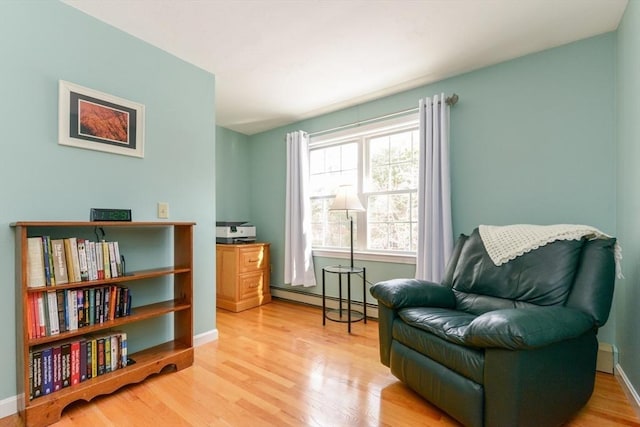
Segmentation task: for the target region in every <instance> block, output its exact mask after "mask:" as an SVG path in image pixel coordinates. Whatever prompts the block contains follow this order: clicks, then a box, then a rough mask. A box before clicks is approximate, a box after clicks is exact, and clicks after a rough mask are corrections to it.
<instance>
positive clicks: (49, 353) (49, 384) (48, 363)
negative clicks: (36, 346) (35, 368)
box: [42, 347, 53, 395]
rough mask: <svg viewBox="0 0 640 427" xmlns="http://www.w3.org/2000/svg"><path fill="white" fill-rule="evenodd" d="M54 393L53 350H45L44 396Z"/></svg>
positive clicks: (43, 359)
mask: <svg viewBox="0 0 640 427" xmlns="http://www.w3.org/2000/svg"><path fill="white" fill-rule="evenodd" d="M52 392H53V350H52V349H51V348H50V347H49V348H45V349H43V350H42V394H43V395H47V394H50V393H52Z"/></svg>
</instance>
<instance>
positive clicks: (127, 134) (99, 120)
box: [58, 80, 145, 158]
mask: <svg viewBox="0 0 640 427" xmlns="http://www.w3.org/2000/svg"><path fill="white" fill-rule="evenodd" d="M58 91H59V93H58V144H60V145H67V146H71V147H77V148H85V149H89V150H96V151H104V152H107V153H114V154H122V155H125V156H133V157H139V158H143V157H144V126H145V108H144V105H143V104H140V103H137V102H133V101H129V100H127V99H123V98H119V97H117V96H113V95H109V94H106V93H103V92H99V91H97V90H94V89H89V88H86V87H83V86H80V85H77V84H74V83H70V82H67V81H64V80H60V82H59V86H58Z"/></svg>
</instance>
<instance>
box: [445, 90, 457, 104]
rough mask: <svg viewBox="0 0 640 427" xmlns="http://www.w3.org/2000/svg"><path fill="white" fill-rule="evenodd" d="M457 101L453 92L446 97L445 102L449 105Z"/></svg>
mask: <svg viewBox="0 0 640 427" xmlns="http://www.w3.org/2000/svg"><path fill="white" fill-rule="evenodd" d="M457 102H458V95H456V94H455V93H454V94H453V95H451V96H450V97H448V98H447V99H446V103H447V105H448V106H450V107H452V106H454V105H456V103H457Z"/></svg>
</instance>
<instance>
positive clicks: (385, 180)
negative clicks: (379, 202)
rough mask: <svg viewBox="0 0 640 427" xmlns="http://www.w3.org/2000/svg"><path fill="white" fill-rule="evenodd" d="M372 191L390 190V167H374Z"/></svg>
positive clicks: (372, 168)
mask: <svg viewBox="0 0 640 427" xmlns="http://www.w3.org/2000/svg"><path fill="white" fill-rule="evenodd" d="M369 188H370V191H372V192H374V191H386V190H388V189H389V166H387V165H382V166H372V167H371V182H370V185H369Z"/></svg>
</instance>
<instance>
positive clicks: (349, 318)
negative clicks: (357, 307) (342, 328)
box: [347, 273, 351, 333]
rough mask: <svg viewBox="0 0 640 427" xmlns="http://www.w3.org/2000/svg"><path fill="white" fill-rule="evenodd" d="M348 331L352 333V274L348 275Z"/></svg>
mask: <svg viewBox="0 0 640 427" xmlns="http://www.w3.org/2000/svg"><path fill="white" fill-rule="evenodd" d="M347 325H348V326H347V331H348V332H349V333H351V273H348V274H347Z"/></svg>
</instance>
